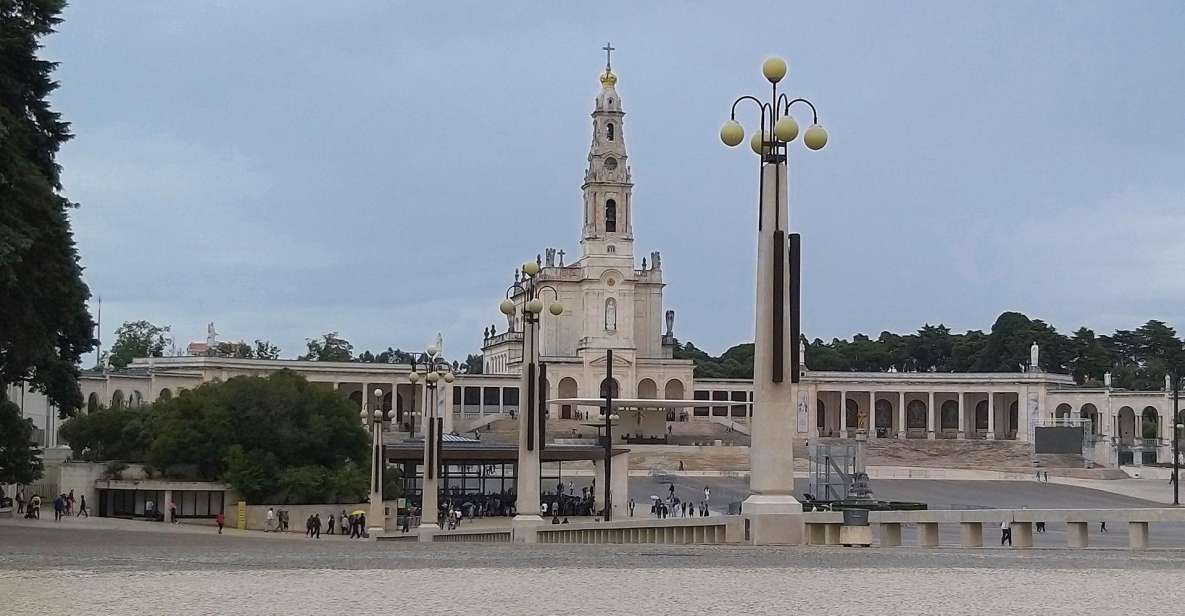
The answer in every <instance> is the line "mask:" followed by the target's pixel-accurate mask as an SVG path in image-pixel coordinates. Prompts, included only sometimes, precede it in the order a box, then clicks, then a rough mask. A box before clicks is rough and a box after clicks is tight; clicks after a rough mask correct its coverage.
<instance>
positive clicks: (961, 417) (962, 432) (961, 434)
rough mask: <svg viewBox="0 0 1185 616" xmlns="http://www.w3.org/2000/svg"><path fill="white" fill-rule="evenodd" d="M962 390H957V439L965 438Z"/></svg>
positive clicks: (965, 418)
mask: <svg viewBox="0 0 1185 616" xmlns="http://www.w3.org/2000/svg"><path fill="white" fill-rule="evenodd" d="M963 398H964V395H963V392H961V391H960V392H959V439H965V438H967V415H966V414H965V413H964V411H963V409H964V403H963Z"/></svg>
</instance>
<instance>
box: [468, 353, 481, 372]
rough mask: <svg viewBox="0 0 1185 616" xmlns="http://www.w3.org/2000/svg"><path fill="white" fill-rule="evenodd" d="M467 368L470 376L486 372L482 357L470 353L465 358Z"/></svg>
mask: <svg viewBox="0 0 1185 616" xmlns="http://www.w3.org/2000/svg"><path fill="white" fill-rule="evenodd" d="M465 368H466V372H467V373H468V374H481V373H482V372H484V371H485V363H484V362H483V361H482V359H481V355H474V354H473V353H470V354H468V355H466V356H465Z"/></svg>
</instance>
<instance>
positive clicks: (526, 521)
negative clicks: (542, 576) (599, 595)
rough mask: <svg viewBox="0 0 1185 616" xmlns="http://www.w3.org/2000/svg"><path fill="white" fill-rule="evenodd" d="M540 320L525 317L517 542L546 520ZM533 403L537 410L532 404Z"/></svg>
mask: <svg viewBox="0 0 1185 616" xmlns="http://www.w3.org/2000/svg"><path fill="white" fill-rule="evenodd" d="M538 328H539V326H538V324H537V323H532V322H530V319H529V318H526V315H524V319H523V360H522V374H521V375H520V377H519V386H518V391H519V394H518V401H519V413H518V464H517V465H516V467H515V473H516V474H517V476H518V479H517V484H516V486H515V490H516V492H517V495H518V496H517V500H516V501H515V510H516V514H515V516H514V520H512V521H511V527H512V535H511V536H512V538H513V540H514V541H515V542H516V543H534V542H535V539H536V534H535V527H536V526H538V525H540V524H542V523H543V518H542V517H540V515H539V494H540V492H539V487H540V486H539V449H540V447H541V445H542V444H543V437H544V435H542V434H536V428H537V427H538V425H539V422H538V420H537V419H536V414H537V413H542V412H543V408H542V405H541V404H540V403H539V401H538V400H535V392H537V391H538V387H536V383H535V382H534V379H535V378H537V377H538V372H537V370H538V363H537V361H536V359H537V358H536V355H535V353H536V350H535V349H536V346H535V345H536V342H537V341H536V340H535V337H536V335H537V333H538V331H539V329H538ZM482 393H483V396H484V392H482ZM532 402H534V407H535V408H534V412H532V410H531V404H532Z"/></svg>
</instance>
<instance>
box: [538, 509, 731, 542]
mask: <svg viewBox="0 0 1185 616" xmlns="http://www.w3.org/2000/svg"><path fill="white" fill-rule="evenodd" d="M535 532H536V536H537V539H538V542H539V543H590V544H596V543H635V544H636V543H648V544H665V545H720V544H725V543H740V542H741V541H742V540H743V539H744V518H742V517H740V516H713V517H706V518H687V519H666V520H655V519H641V520H637V519H632V520H622V521H620V522H587V523H580V524H562V525H559V526H556V525H544V526H540V527H539V528H538V529H536V531H535Z"/></svg>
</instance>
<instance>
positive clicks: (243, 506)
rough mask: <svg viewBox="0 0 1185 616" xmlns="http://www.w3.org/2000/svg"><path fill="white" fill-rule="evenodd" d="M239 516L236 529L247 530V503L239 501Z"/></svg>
mask: <svg viewBox="0 0 1185 616" xmlns="http://www.w3.org/2000/svg"><path fill="white" fill-rule="evenodd" d="M238 509H239V511H238V513H239V515H238V516H237V519H236V520H235V528H237V529H239V530H247V501H239V507H238Z"/></svg>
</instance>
